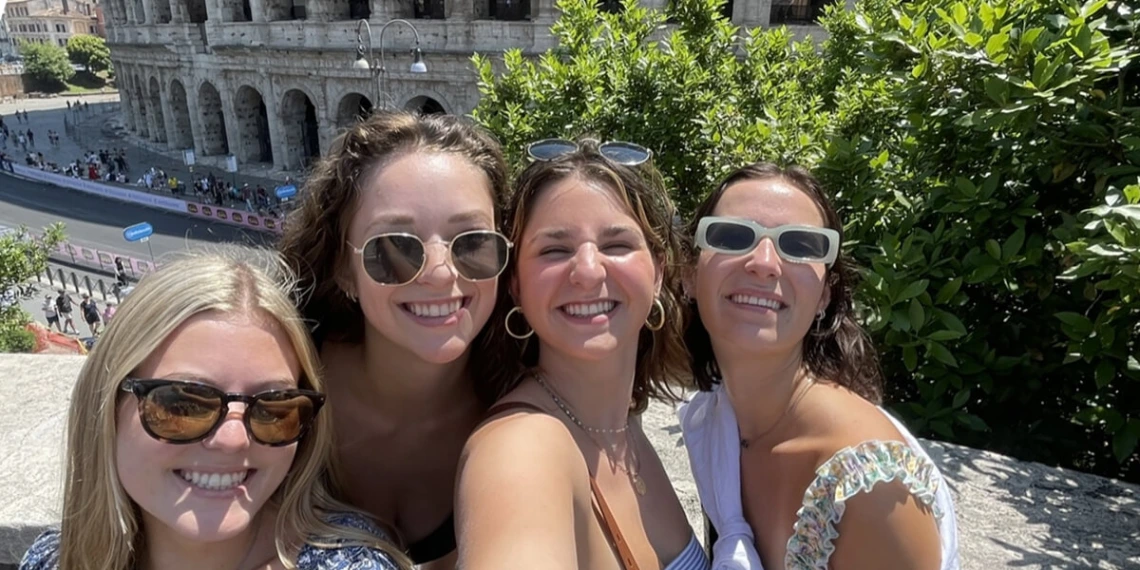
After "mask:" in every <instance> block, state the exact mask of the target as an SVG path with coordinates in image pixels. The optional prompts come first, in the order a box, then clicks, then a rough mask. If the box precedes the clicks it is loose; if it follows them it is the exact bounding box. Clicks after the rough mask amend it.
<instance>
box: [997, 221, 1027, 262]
mask: <svg viewBox="0 0 1140 570" xmlns="http://www.w3.org/2000/svg"><path fill="white" fill-rule="evenodd" d="M1024 243H1025V228H1018V230H1017V231H1015V232H1013V235H1011V236H1009V239H1007V240H1005V243H1004V244H1002V247H1001V258H1002V260H1003V261H1009V260H1011V259H1013V257H1014V256H1015V255H1017V252H1019V251H1021V246H1022V244H1024Z"/></svg>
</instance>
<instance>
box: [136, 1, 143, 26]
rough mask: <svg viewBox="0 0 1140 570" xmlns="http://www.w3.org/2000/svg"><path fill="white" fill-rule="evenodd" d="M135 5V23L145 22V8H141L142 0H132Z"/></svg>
mask: <svg viewBox="0 0 1140 570" xmlns="http://www.w3.org/2000/svg"><path fill="white" fill-rule="evenodd" d="M134 5H135V19H134V23H135V24H145V23H146V9H145V8H143V0H134Z"/></svg>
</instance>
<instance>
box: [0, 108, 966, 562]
mask: <svg viewBox="0 0 1140 570" xmlns="http://www.w3.org/2000/svg"><path fill="white" fill-rule="evenodd" d="M518 150H519V151H520V152H523V151H525V156H527V157H529V163H528V164H527V165H526V166H525V167H524V168H523V169H522V170H521V171H520V172H518V173H517V175H515V176H514V177H513V179H512V175H511V173H510V172H509V171H508V168H507V165H506V163H505V160H504V153H503V149H502V148H501V147H500V145H499V143H498V142H496V140H495V139H494V137H493V136H491V135H490V134H489V133H487V132H486V131H484V130H483V129H481V128H480V127H478V126H476V125H474V124H473V123H471V122H470V121H468V120H466V119H464V118H462V117H455V116H449V115H428V116H421V115H416V114H412V113H407V112H403V111H380V112H376V113H374V114H372V115H371V116H370V117H369V118H368V119H366V120H364V121H362V122H360V123H358V124H356V125H354V126H352V127H350V128H349V129H348V130H347V131H346V132H344V133H343V134H342V135H340V139H339V140H338V141H337V142H335V143H334V144H333V145H332V150H331V152H330V154H329V155H328V156H326V157H325V158H324V159H323V160H322V161H321V162H320V163H319V165H318V166H317V167H316V169H315V171H314V172H313V174H312V176H311V177H310V178H309V179H308V180H307V181H306V188H305V192H304V193H303V194H302V195H301V197H300V199H299V201H300V205H299V206H298V208H297V209H296V210H295V211H293V212H292V213H291V214H290V218H289V223H288V224H286V226H285V229H284V234H283V235H282V237H281V239H280V241H279V242H278V244H277V251H276V252H273V251H267V250H255V249H248V248H242V247H239V246H236V245H232V246H225V247H221V248H218V247H213V248H211V249H210V250H209V251H202V252H189V253H187V254H186V255H185V256H183V257H181V258H179V259H176V260H172V261H171V262H169V263H166V264H164V265H163V266H162V267H160V268H159V269H158V270H157V271H156V272H154V273H151V274H148V275H147V276H146V277H144V278H143V279H142V280H141V281H140V282H139V284H138V285H137V287H136V288H135V289H134V291H133V292H132V293H131V294H130V295H129V296H127V297H126V298H125V300H124V301H123V304H122V307H121V308H120V310H119V311H118V313H117V314H116V315H115V316H114V318H113V319H112V320H111V322H110V324H109V325H108V326H107V329H106V331H105V332H103V333H102V334H101V337H100V340H99V342H98V343H96V345H95V346H94V349H93V350H92V352H91V353H90V355H89V356H88V361H87V363H86V365H85V366H84V367H83V370H82V372H81V373H80V376H79V378H78V380H77V382H76V384H75V388H74V392H73V397H72V404H71V410H70V412H69V418H68V425H69V427H70V429H69V430H68V432H67V433H68V446H67V447H68V453H69V458H68V461H66V462H65V465H67V473H66V477H67V482H66V485H65V493H64V494H65V496H64V499H63V510H62V517H61V519H62V526H61V528H59V529H58V530H51V531H48V532H46V533H44V534H43V535H41V536H40V537H39V538H38V539H37V540H36V541H35V543H34V544H33V545H32V547H31V548H30V550H29V551H28V552H27V554H26V556H25V558H24V560H23V562H22V564H21V566H20V568H21V570H58V569H60V568H63V569H66V570H70V569H73V568H94V567H99V568H105V569H109V570H127V569H129V568H139V567H142V568H172V567H175V565H176V564H175V563H177V566H179V567H193V568H239V569H247V568H283V567H287V568H298V569H300V570H348V569H354V570H355V569H365V570H396V569H407V568H411V567H412V565H413V564H414V565H416V567H417V568H419V569H420V570H453V569H454V568H465V569H470V570H485V569H496V570H497V569H501V568H541V569H543V570H563V569H565V570H571V569H579V568H591V569H606V570H637V569H639V568H646V569H649V568H653V569H665V570H709V569H710V568H717V569H718V570H720V569H727V568H732V569H733V570H759V569H760V568H763V567H769V568H786V569H788V570H802V569H822V568H907V569H915V570H957V568H958V567H959V560H958V544H957V526H956V522H955V515H954V505H953V502H952V500H951V495H950V492H949V489H948V486H947V482H946V481H945V480H944V479H943V477H942V474H941V473H940V472H939V470H938V468H937V466H936V465H935V464H934V462H933V461H932V460H931V458H930V457H929V456H928V455H927V454H926V452H925V451H924V450H923V446H922V445H921V443H920V442H918V441H917V440H916V439H915V438H914V437H913V436H912V435H911V434H910V432H909V431H908V430H907V428H906V427H905V426H904V425H903V424H902V423H901V422H899V421H898V420H896V419H895V418H894V417H892V416H891V415H890V414H889V413H888V412H887V411H886V410H885V409H884V408H883V407H881V403H882V398H883V385H882V377H881V372H880V369H879V363H878V361H877V357H876V354H877V352H876V350H875V348H874V347H873V346H872V345H871V341H870V337H869V336H868V335H867V334H866V333H865V331H864V330H863V329H862V328H861V326H860V324H859V322H858V320H857V315H856V311H855V307H854V305H853V301H852V279H853V274H854V269H853V268H852V266H851V265H850V260H849V259H848V257H847V253H845V251H844V248H842V247H841V243H842V240H843V227H844V226H843V222H842V220H841V219H840V217H839V216H838V214H837V212H836V210H835V209H834V207H833V206H832V205H831V203H830V201H829V198H828V194H827V193H826V192H825V191H824V189H823V188H822V187H821V185H820V183H819V181H818V180H817V179H816V178H815V177H814V176H813V175H812V174H811V173H810V172H809V171H807V170H805V169H802V168H798V167H782V166H778V165H775V164H770V163H762V162H760V163H754V164H744V165H725V166H726V167H729V168H728V169H730V170H732V172H731V174H729V175H728V176H727V177H726V178H725V179H724V180H723V181H721V182H720V184H719V185H717V186H716V187H713V188H709V189H707V190H708V192H707V197H706V198H705V199H704V200H703V202H702V203H701V204H700V205H699V206H698V208H697V210H696V212H695V213H694V214H693V216H692V217H691V219H689V220H682V222H684V223H683V224H681V223H678V222H677V221H676V220H677V217H678V214H677V210H676V208H675V207H674V205H673V203H672V201H671V198H670V195H669V192H668V190H667V188H666V183H665V181H664V179H663V177H662V176H661V173H660V172H659V171H658V170H657V168H656V166H655V165H654V161H653V158H654V155H653V152H652V151H651V150H650V149H648V148H646V147H644V146H641V145H639V144H636V143H632V142H621V141H614V142H599V141H596V140H590V139H580V140H549V139H548V140H541V141H536V142H534V143H532V144H530V145H528V146H527V147H526V148H525V149H518ZM691 190H693V191H696V190H697V189H691ZM254 195H256V193H254ZM243 198H244V197H243ZM251 200H252V198H251ZM67 306H68V307H70V305H67ZM60 309H62V307H60V306H59V305H58V304H57V306H56V310H57V311H59V310H60ZM45 310H46V309H45ZM92 326H93V327H94V325H92ZM203 355H206V356H208V357H207V358H203ZM694 390H695V394H691V395H690V396H689V397H688V398H687V400H686V402H685V403H684V404H683V405H682V406H681V408H680V410H679V423H680V427H681V430H682V435H683V438H682V439H681V441H682V442H683V444H684V446H685V449H686V452H687V453H688V455H689V459H690V465H691V466H692V468H693V469H692V471H693V477H694V480H695V483H696V489H697V492H698V495H699V498H700V501H701V506H702V507H703V510H704V512H705V514H706V515H707V517H708V520H709V522H710V523H711V524H710V533H709V534H710V538H709V541H708V543H707V544H706V545H705V546H704V547H702V545H701V544H700V542H699V541H698V539H697V533H695V532H694V529H693V528H692V527H691V525H690V523H689V520H688V518H687V516H686V513H685V510H684V508H683V507H682V504H681V501H680V499H679V497H678V495H677V491H676V488H677V487H676V486H675V484H674V482H672V481H671V480H670V475H669V473H668V472H667V471H666V469H665V467H664V465H663V463H662V460H661V458H660V457H659V456H658V454H657V451H656V449H655V448H654V447H653V445H652V443H651V442H650V441H649V438H648V437H647V435H646V433H645V428H644V426H643V425H642V419H641V414H642V413H643V412H645V411H646V409H647V408H648V406H649V404H650V402H651V401H658V402H661V403H665V404H667V405H674V404H677V403H679V400H680V397H679V396H680V393H681V392H683V391H689V392H692V391H694ZM232 404H241V406H239V407H233V406H232Z"/></svg>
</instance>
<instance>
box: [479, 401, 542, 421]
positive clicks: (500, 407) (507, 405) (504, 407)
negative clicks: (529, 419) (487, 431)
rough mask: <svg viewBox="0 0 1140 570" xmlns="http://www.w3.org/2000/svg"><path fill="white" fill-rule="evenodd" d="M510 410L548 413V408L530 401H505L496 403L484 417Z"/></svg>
mask: <svg viewBox="0 0 1140 570" xmlns="http://www.w3.org/2000/svg"><path fill="white" fill-rule="evenodd" d="M508 410H528V411H531V412H538V413H540V414H545V413H547V412H546V410H544V409H542V408H540V407H538V406H536V405H534V404H531V403H528V402H503V403H501V404H495V405H494V406H491V409H489V410H487V414H486V415H485V416H483V417H485V418H489V417H491V416H494V415H497V414H501V413H503V412H506V411H508Z"/></svg>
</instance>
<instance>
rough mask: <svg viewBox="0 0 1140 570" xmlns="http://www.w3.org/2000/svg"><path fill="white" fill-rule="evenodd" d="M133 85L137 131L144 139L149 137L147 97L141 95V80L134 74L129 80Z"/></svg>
mask: <svg viewBox="0 0 1140 570" xmlns="http://www.w3.org/2000/svg"><path fill="white" fill-rule="evenodd" d="M131 83H133V84H134V87H135V106H136V107H137V108H138V110H139V120H138V132H139V136H140V137H142V138H144V139H149V138H150V122H149V118H150V117H149V114H148V113H147V98H146V97H145V96H144V95H143V88H142V80H140V79H139V76H137V75H136V76H135V77H134V80H133V81H131Z"/></svg>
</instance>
